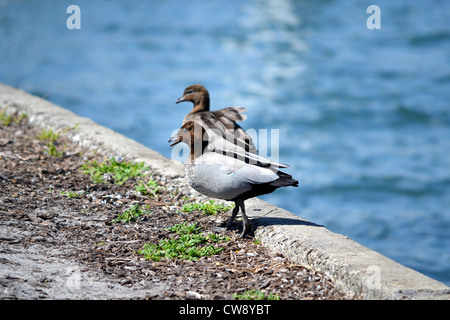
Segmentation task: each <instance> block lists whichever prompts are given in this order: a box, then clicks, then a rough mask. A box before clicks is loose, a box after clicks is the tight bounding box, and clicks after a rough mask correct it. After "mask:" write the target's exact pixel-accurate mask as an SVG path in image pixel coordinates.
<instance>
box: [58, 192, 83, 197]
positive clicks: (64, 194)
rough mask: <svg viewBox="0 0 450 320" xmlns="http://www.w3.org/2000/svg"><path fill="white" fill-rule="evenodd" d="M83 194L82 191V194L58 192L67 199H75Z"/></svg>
mask: <svg viewBox="0 0 450 320" xmlns="http://www.w3.org/2000/svg"><path fill="white" fill-rule="evenodd" d="M83 193H84V191H82V192H73V191H61V192H60V194H62V195H63V196H67V197H69V198H77V197H80V196H81V195H82V194H83Z"/></svg>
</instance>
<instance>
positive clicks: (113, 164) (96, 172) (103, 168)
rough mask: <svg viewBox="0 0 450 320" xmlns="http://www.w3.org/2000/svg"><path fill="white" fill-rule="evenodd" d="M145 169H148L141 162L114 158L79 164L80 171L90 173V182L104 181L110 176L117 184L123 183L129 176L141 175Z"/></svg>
mask: <svg viewBox="0 0 450 320" xmlns="http://www.w3.org/2000/svg"><path fill="white" fill-rule="evenodd" d="M145 170H148V167H147V166H145V164H144V163H143V162H141V163H132V162H131V161H117V160H116V159H115V158H111V159H110V160H108V161H105V162H103V163H98V162H97V161H91V162H88V163H85V164H83V165H82V166H81V172H83V173H84V174H88V175H90V176H91V180H92V182H94V183H106V182H107V180H108V178H112V180H113V181H114V183H115V184H117V185H122V184H124V183H125V182H126V181H127V180H128V179H130V178H133V177H136V176H141V175H142V172H143V171H145Z"/></svg>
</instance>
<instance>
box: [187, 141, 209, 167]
mask: <svg viewBox="0 0 450 320" xmlns="http://www.w3.org/2000/svg"><path fill="white" fill-rule="evenodd" d="M207 145H208V141H204V140H203V139H201V140H200V139H197V140H193V143H192V144H191V155H190V158H189V160H190V163H194V160H195V159H197V158H198V157H200V156H201V155H202V154H203V151H204V150H205V148H206V147H207Z"/></svg>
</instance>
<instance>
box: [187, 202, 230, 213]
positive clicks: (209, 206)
mask: <svg viewBox="0 0 450 320" xmlns="http://www.w3.org/2000/svg"><path fill="white" fill-rule="evenodd" d="M233 208H234V204H232V205H229V206H225V205H223V204H215V201H214V200H209V201H208V202H207V203H193V202H189V203H186V204H184V205H183V207H182V208H181V211H183V212H191V211H194V210H200V211H202V212H203V213H205V214H207V215H213V214H217V213H218V212H219V211H222V212H224V211H228V210H230V209H233Z"/></svg>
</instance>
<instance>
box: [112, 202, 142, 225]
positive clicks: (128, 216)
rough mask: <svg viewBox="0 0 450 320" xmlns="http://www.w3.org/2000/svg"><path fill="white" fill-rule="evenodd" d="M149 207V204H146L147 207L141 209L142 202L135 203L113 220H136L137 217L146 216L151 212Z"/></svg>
mask: <svg viewBox="0 0 450 320" xmlns="http://www.w3.org/2000/svg"><path fill="white" fill-rule="evenodd" d="M148 209H149V207H148V206H146V207H145V209H141V206H140V204H133V205H132V206H131V207H129V208H128V209H127V210H125V211H124V212H123V213H121V214H119V215H118V216H117V218H116V219H114V220H113V222H124V223H128V222H132V221H136V219H137V218H139V217H141V216H144V215H146V214H149V213H150V211H149V210H148Z"/></svg>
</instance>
